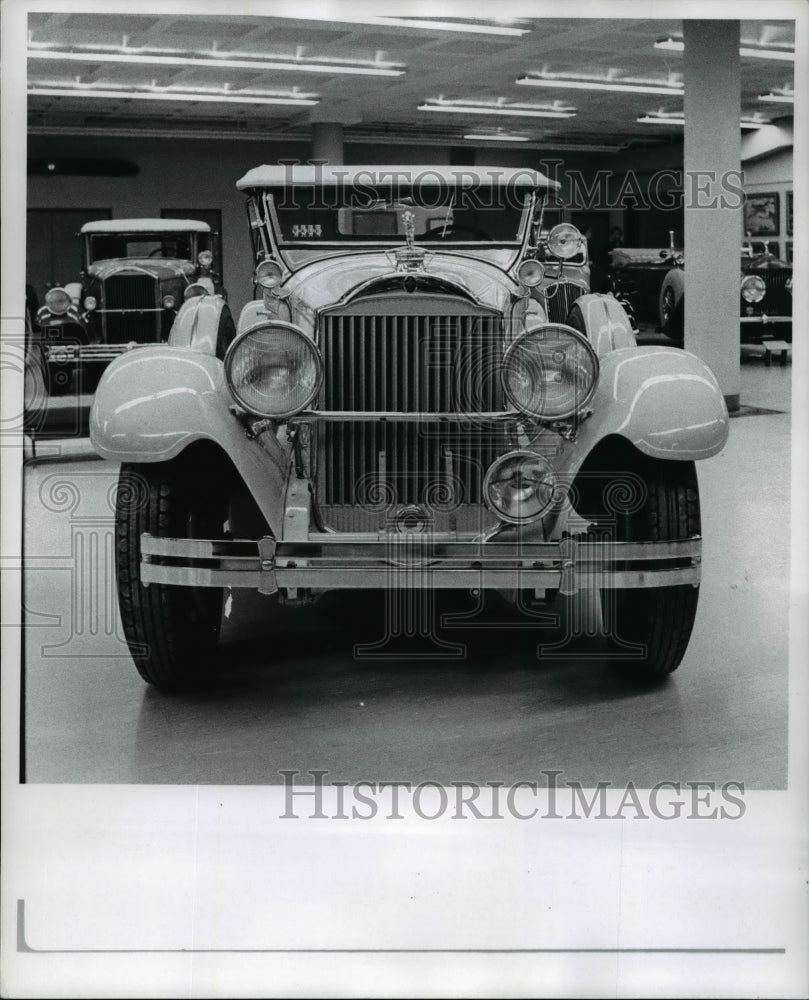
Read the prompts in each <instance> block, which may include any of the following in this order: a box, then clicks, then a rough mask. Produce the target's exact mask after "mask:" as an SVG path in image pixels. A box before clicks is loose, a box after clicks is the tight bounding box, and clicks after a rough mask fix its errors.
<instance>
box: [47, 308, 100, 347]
mask: <svg viewBox="0 0 809 1000" xmlns="http://www.w3.org/2000/svg"><path fill="white" fill-rule="evenodd" d="M36 325H37V326H38V327H39V329H40V331H41V333H42V335H43V338H44V339H46V340H49V339H52V338H57V339H59V340H65V339H68V338H70V339H71V340H78V341H79V342H80V343H82V344H86V343H87V342H88V340H89V337H88V334H87V324H86V323H85V322H84V320H83V319H82V318H81V316H79V315H78V313H76V312H75V311H74V310H73V309H70V310H68V312H66V313H61V314H56V313H52V312H50V310H49V309H48V308H47V307H46V306H42V308H41V309H40V310H39V312H38V313H37V317H36Z"/></svg>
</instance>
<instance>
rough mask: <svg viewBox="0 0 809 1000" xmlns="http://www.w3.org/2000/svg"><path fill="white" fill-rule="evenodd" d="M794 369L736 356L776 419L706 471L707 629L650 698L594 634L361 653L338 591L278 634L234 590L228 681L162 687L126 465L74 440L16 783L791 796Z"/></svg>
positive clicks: (58, 502)
mask: <svg viewBox="0 0 809 1000" xmlns="http://www.w3.org/2000/svg"><path fill="white" fill-rule="evenodd" d="M791 375H792V368H791V365H789V366H787V367H786V368H781V367H780V366H778V365H776V366H774V367H772V368H765V367H764V365H763V363H762V361H761V360H760V359H756V358H747V359H746V360H745V361H744V363H743V364H742V402H743V403H744V404H747V405H748V406H754V407H760V408H765V409H767V410H771V411H780V412H769V413H757V414H755V415H753V414H749V415H746V416H742V417H740V418H738V419H735V420H733V421H732V423H731V437H730V441H729V443H728V446H727V448H726V449H725V451H724V452H723V453H722V454H721V455H719V456H717V457H716V458H713V459H711V460H709V461H707V462H702V463H700V464H699V476H700V489H701V494H702V507H703V533H704V536H705V551H704V576H703V583H702V588H701V596H700V606H699V611H698V617H697V622H696V626H695V629H694V634H693V636H692V640H691V643H690V646H689V648H688V652H687V654H686V657H685V660H684V661H683V663H682V665H681V667H680V669H679V670H678V671H677V672H676V673H675V674H674V675H673V676H672V678H671V679H670V680H668V681H667V682H666V683H665V684H664V685H663V686H662V687H659V688H657V689H653V690H648V689H643V688H639V687H637V686H635V685H632V684H631V683H629V682H628V681H626V680H625V679H623V678H622V677H621V676H620V675H618V674H617V673H615V672H614V671H612V670H610V669H608V668H607V667H606V666H605V665H604V663H603V662H602V661H601V660H600V659H599V658H598V654H599V651H600V646H599V642H598V640H591V641H589V643H588V642H584V643H583V644H582V645H581V646H580V647H578V648H577V651H576V655H575V656H574V657H573V658H568V659H545V658H543V659H542V660H538V659H537V657H536V647H537V642H538V641H539V640H538V638H537V634H536V633H535V632H528V631H526V630H516V631H515V630H509V631H506V630H505V629H504V628H495V629H489V630H479V629H465V630H455V631H453V632H452V633H451V635H449V638H450V639H451V640H452V641H453V642H455V643H460V644H462V645H465V647H466V651H465V655H464V657H463V658H461V659H440V658H439V659H436V658H423V657H419V656H417V655H415V654H416V653H418V652H419V651H420V650H419V649H416V648H415V647H413V646H412V645H408V644H407V643H406V642H405V643H404V644H401V643H400V645H399V646H397V647H396V648H395V649H393V650H390V651H389V652H391V653H393V654H395V656H393V657H392V658H388V659H379V658H365V657H357V656H355V655H354V645H355V643H356V642H357V641H366V642H367V641H369V640H373V639H376V638H378V637H379V636H378V634H377V631H378V628H377V626H378V622H379V620H380V616H381V614H382V611H383V608H382V606H381V603H380V602H379V601H378V600H376V599H369V600H365V599H363V600H362V601H358V600H356V599H351V598H345V597H343V596H334V597H332V598H331V599H330V600H329V601H328V602H327V604H326V605H325V606H323V607H320V606H319V607H317V608H316V609H309V610H307V611H305V612H300V613H296V614H295V615H293V616H292V618H291V619H290V620H289V621H287V622H286V623H285V624H284V625H283V628H282V629H280V630H278V629H277V628H276V630H275V631H272V630H270V629H269V628H268V624H267V621H266V617H265V616H264V615H263V613H262V604H261V599H260V598H258V599H257V598H256V597H255V596H253V595H248V594H246V593H245V592H237V597H236V600H234V603H233V606H232V609H231V614H230V617H229V619H228V621H227V623H226V627H225V632H224V653H225V657H226V659H227V669H226V671H225V674H224V678H223V681H222V683H221V684H220V685H219V686H218V687H217V688H216V689H215V690H212V691H208V692H205V693H202V694H194V695H166V694H161V693H158V692H156V691H154V690H152V689H151V688H149V687H148V686H147V685H145V684H144V683H143V682H142V681H141V679H140V678H139V676H138V675H137V673H136V671H135V669H134V666H133V664H132V662H131V660H130V658H129V655H128V653H127V650H126V647H125V645H124V643H123V642H122V640H121V638H120V624H119V623H118V621H117V609H116V602H115V595H114V581H113V575H112V550H111V548H109V545H110V539H111V536H110V526H111V509H110V505H109V498H110V492H109V491H110V489H111V488H112V487H113V485H114V483H115V479H116V473H117V469H116V467H115V466H113V465H111V464H108V463H105V462H102V461H77V460H75V458H80V457H82V454H83V451H84V452H86V448H85V449H84V450H83V449H82V447H81V445H79V446H78V447H76V446H75V445H74V446H73V447H72V449H71V450H72V451H73V452H76V453H77V454H76V455H75V458H74V459H70V458H68V459H67V460H62V461H58V462H55V461H52V460H51V461H34V462H30V463H29V464H28V466H27V468H26V513H27V517H26V534H25V545H26V553H27V571H26V580H25V605H26V615H27V621H28V628H27V630H26V634H25V664H24V668H25V670H24V682H25V710H24V768H25V771H24V774H25V780H27V781H29V782H73V783H93V782H104V783H139V782H146V783H189V784H207V783H217V784H273V783H278V782H279V781H280V780H281V779H280V777H279V773H278V772H279V771H280V770H282V769H297V770H300V771H307V770H310V769H322V770H327V771H328V772H329V775H328V779H327V780H329V779H331V780H347V781H350V782H356V781H360V780H376V781H380V780H402V781H412V782H414V783H415V782H418V781H423V780H428V779H432V780H436V781H439V782H442V783H445V784H446V783H449V782H451V781H497V780H500V781H505V782H513V781H516V780H536V781H539V782H540V783H541V782H542V775H541V773H540V772H541V771H542V770H543V769H544V770H547V769H558V770H561V771H562V772H563V774H564V780H572V781H574V780H578V781H580V782H582V784H583V785H584V786H585V787H588V786H593V785H595V784H596V783H597V782H599V781H609V782H612V783H613V784H617V785H623V784H624V783H625V782H627V781H630V780H631V781H633V782H634V783H635V784H636V785H638V786H640V787H643V786H645V787H649V786H651V785H653V784H655V783H656V782H658V781H663V780H670V781H678V780H679V781H696V780H700V781H715V782H717V783H723V782H725V781H731V780H733V781H742V782H744V783H745V786H746V787H747V788H764V789H778V788H784V787H785V786H786V780H787V759H786V739H787V666H788V663H787V658H788V573H789V530H788V529H789V516H790V507H789V471H790V415H789V410H790V381H791ZM445 610H447V609H446V608H445ZM449 610H452V608H450V609H449ZM455 610H459V609H458V608H456V609H455ZM499 610H502V609H497V608H495V609H494V613H495V614H496V615H497V614H499ZM560 634H561V633H558V632H557V633H554V632H550V633H548V639H547V640H546V641H551V642H553V641H554V638H556V639H558V638H559V636H560ZM544 637H545V633H543V635H542V636H541V637H540V638H542V639H543V640H544ZM591 654H592V655H591Z"/></svg>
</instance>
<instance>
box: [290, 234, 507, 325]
mask: <svg viewBox="0 0 809 1000" xmlns="http://www.w3.org/2000/svg"><path fill="white" fill-rule="evenodd" d="M407 278H412V279H414V282H415V285H414V287H416V288H418V290H419V291H424V292H428V293H429V292H430V291H436V292H443V293H444V294H448V293H450V294H451V293H453V292H455V293H457V294H459V295H464V296H466V297H468V298H469V299H470V300H471V301H472V302H474V303H476V304H477V305H480V306H482V307H484V308H486V309H493V310H496V311H498V312H501V313H502V312H506V310H507V309H508V308H509V307H510V304H511V298H512V295H513V294H515V293H516V292H517V290H518V288H519V285H518V284H517V283H516V282H515V281H514V280H513V279H512V278H510V277H509V276H508V275H507V274H506V273H505V271H503V270H502V269H501V268H499V267H497V266H496V265H494V264H490V263H487V262H485V261H480V260H475V259H473V258H470V257H464V256H461V255H460V254H457V255H456V254H449V253H431V252H430V251H427V253H426V254H425V257H424V263H423V266H422V267H420V268H418V269H417V270H412V271H400V270H397V267H396V257H395V254H394V251H393V250H391V251H388V252H370V253H364V254H351V255H342V256H337V257H330V258H328V259H327V260H320V261H315V262H313V263H311V264H307V265H306V266H304V267H302V268H301V269H300V270H298V271H296V272H295V274H294V275H293V276H292V277H291V278H289V280H288V281H287V282H286V284H285V285H284V289H283V294H284V295H286V296H288V299H289V304H290V307H291V308H292V312H293V315H294V314H296V313H299V312H300V313H304V314H308V315H310V316H311V315H313V314H314V313H317V312H319V311H320V310H322V309H331V308H334V307H338V308H339V306H340V305H347V304H348V303H349V302H354V301H356V300H357V299H358V298H361V297H362V296H365V295H379V294H381V293H384V292H386V291H389V290H390V291H393V290H396V291H400V290H401V288H402V286H403V284H404V280H405V279H407ZM410 284H411V285H413V282H411V283H410Z"/></svg>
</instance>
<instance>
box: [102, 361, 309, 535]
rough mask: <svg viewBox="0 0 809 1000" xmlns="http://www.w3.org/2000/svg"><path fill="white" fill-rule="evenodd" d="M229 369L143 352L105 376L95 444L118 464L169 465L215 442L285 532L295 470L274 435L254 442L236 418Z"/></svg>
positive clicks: (272, 522)
mask: <svg viewBox="0 0 809 1000" xmlns="http://www.w3.org/2000/svg"><path fill="white" fill-rule="evenodd" d="M232 403H233V397H232V396H231V395H230V393H229V391H228V388H227V385H226V383H225V376H224V367H223V365H222V362H221V361H220V360H219V359H218V358H215V357H211V356H210V355H207V354H201V353H199V352H197V351H195V350H192V349H190V348H178V347H168V346H164V345H159V346H155V347H142V348H137V349H136V350H133V351H130V352H128V353H127V354H125V355H122V356H121V357H119V358H116V360H115V361H113V362H112V363H111V364H110V365H109V367H108V368H107V369H106V371H105V372H104V374H103V376H102V378H101V381H100V382H99V384H98V389H97V390H96V393H95V398H94V400H93V406H92V409H91V411H90V440H91V442H92V444H93V447H94V448H95V450H96V451H97V452H98V454H99V455H101V456H102V458H106V459H109V460H111V461H115V462H134V463H140V462H165V461H168V460H170V459H173V458H176V457H177V456H178V455H179V454H180V452H182V451H183V450H184V449H185V448H187V447H188V446H189V445H190V444H191V443H192V442H194V441H199V440H209V441H214V442H215V443H216V444H218V445H219V446H220V447H221V448H222V450H223V451H224V452H225V453H226V454H227V455H228V456H229V457H230V459H231V460H232V462H233V464H234V466H235V467H236V469H237V471H238V472H239V474H240V475H241V477H242V479H243V480H244V482H245V484H246V486H247V487H248V489H249V490H250V492H251V493H252V495H253V497H254V498H255V500H256V503H257V504H258V506H259V508H260V509H261V511H262V513H263V514H264V516H265V517H266V518H267V521H268V523H269V525H270V528H271V529H272V530H273V531H274V532H276V533H277V531H278V530H280V523H279V518H280V517H281V514H282V511H283V497H284V488H285V483H286V475H287V469H288V466H289V457H288V452H287V451H286V450H285V449H284V448H283V447H282V446H281V444H280V443H279V441H278V439H277V438H276V436H275V435H274V434H273V433H272V432H271V431H268V432H266V433H265V434H264V435H263V438H262V440H263V443H264V446H262V444H261V443H259V442H258V441H257V440H251V439H249V438H248V437H247V436H246V434H245V432H244V427H243V426H242V424H241V423H240V422H239V420H237V418H236V417H235V416H234V415H233V414H232V413H231V412H230V410H229V406H231V405H232Z"/></svg>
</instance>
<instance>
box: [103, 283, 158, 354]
mask: <svg viewBox="0 0 809 1000" xmlns="http://www.w3.org/2000/svg"><path fill="white" fill-rule="evenodd" d="M157 293H158V288H157V282H156V280H155V279H154V278H153V277H151V276H150V275H148V274H129V275H120V276H113V277H111V278H107V280H106V281H105V282H104V294H103V300H102V309H103V310H104V312H103V324H104V335H105V340H106V342H107V343H108V344H124V343H127V342H128V341H130V340H136V341H139V342H144V341H146V342H151V341H155V340H160V333H161V316H160V313H159V312H143V313H139V312H128V311H119V310H138V309H150V310H153V309H155V307H156V306H157Z"/></svg>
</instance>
